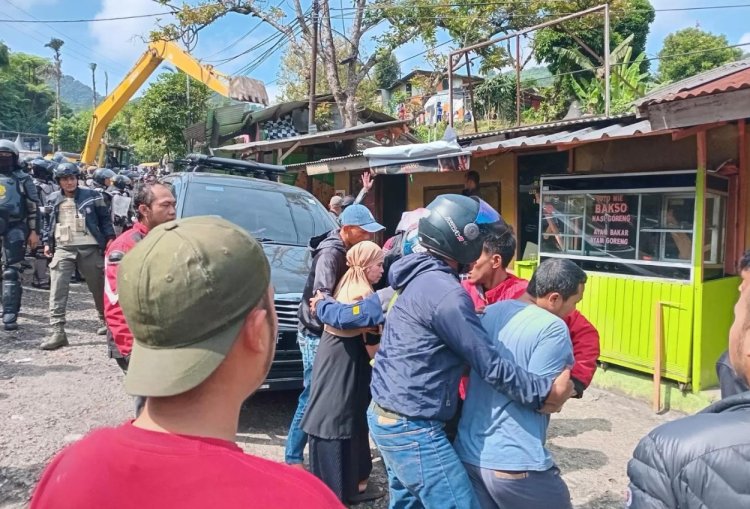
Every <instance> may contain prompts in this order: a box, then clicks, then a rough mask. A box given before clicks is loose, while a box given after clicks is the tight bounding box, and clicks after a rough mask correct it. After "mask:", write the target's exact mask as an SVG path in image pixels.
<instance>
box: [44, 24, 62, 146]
mask: <svg viewBox="0 0 750 509" xmlns="http://www.w3.org/2000/svg"><path fill="white" fill-rule="evenodd" d="M63 44H65V41H63V40H62V39H56V38H54V37H53V38H52V39H50V40H49V42H48V43H47V44H45V45H44V46H45V47H46V48H51V49H52V51H53V52H54V54H55V81H56V84H57V86H56V87H55V119H56V120H57V121H58V122H59V121H60V81H61V80H62V58H60V48H62V46H63ZM57 148H58V149H59V148H60V147H59V146H58V147H57Z"/></svg>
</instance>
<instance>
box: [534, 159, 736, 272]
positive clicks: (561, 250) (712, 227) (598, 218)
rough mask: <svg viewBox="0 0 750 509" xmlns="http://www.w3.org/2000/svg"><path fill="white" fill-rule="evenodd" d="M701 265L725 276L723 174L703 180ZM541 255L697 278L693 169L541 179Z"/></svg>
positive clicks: (606, 268)
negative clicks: (704, 190)
mask: <svg viewBox="0 0 750 509" xmlns="http://www.w3.org/2000/svg"><path fill="white" fill-rule="evenodd" d="M706 184H707V188H706V199H705V207H704V211H703V213H704V214H705V221H703V224H704V229H705V231H704V247H703V267H704V276H705V278H706V279H710V278H716V277H722V276H723V266H724V245H725V230H726V195H727V181H726V179H724V178H722V177H719V176H714V175H710V176H708V178H707V179H706ZM540 201H541V207H540V210H541V213H540V218H539V221H540V222H539V255H540V256H541V257H564V258H569V259H573V260H575V261H576V262H577V263H579V264H580V265H581V267H582V268H583V269H585V270H590V271H598V272H605V273H616V274H629V275H638V276H645V277H658V278H668V279H677V280H683V281H687V280H692V278H693V268H694V260H693V256H694V253H696V249H695V246H694V228H695V225H696V224H700V223H699V222H697V221H696V219H697V218H696V214H697V213H698V212H697V208H696V171H682V172H669V173H666V172H665V173H656V174H655V173H648V174H618V175H587V176H584V175H576V176H568V175H566V176H552V177H543V178H542V180H541V193H540Z"/></svg>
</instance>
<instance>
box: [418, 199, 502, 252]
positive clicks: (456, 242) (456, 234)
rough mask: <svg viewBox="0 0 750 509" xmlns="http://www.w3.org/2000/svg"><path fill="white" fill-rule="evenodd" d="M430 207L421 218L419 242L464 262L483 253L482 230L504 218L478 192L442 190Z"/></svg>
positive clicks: (426, 247) (429, 248)
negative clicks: (471, 193)
mask: <svg viewBox="0 0 750 509" xmlns="http://www.w3.org/2000/svg"><path fill="white" fill-rule="evenodd" d="M427 210H428V211H429V213H428V214H426V215H425V216H424V217H422V218H421V219H420V220H419V227H418V232H419V244H420V245H421V246H422V247H423V248H425V249H427V250H428V251H430V252H432V253H434V254H437V255H439V256H442V257H445V258H448V259H449V260H453V261H456V262H458V263H459V264H461V265H469V264H470V263H473V262H475V261H476V260H477V258H479V255H481V254H482V244H483V241H482V235H481V233H482V232H483V231H485V230H487V229H488V228H491V227H492V226H496V225H497V224H499V223H501V222H503V218H502V217H500V214H498V213H497V211H496V210H495V209H493V208H492V207H490V206H489V204H487V202H485V201H483V200H481V199H480V198H477V197H476V196H472V197H469V196H462V195H460V194H443V195H440V196H438V197H437V198H435V199H434V200H433V201H432V203H430V204H429V205H428V206H427Z"/></svg>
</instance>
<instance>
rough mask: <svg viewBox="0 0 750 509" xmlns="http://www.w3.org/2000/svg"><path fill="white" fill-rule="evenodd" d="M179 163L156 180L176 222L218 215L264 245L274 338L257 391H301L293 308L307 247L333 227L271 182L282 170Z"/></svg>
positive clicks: (295, 192) (315, 204) (299, 196)
mask: <svg viewBox="0 0 750 509" xmlns="http://www.w3.org/2000/svg"><path fill="white" fill-rule="evenodd" d="M183 163H186V167H185V171H183V172H181V173H173V174H170V175H167V176H166V177H164V178H162V179H161V180H162V182H163V183H165V184H167V185H168V186H169V187H170V188H171V189H172V192H173V194H174V195H175V197H176V199H177V217H190V216H201V215H217V216H221V217H223V218H225V219H227V220H229V221H232V222H233V223H235V224H237V225H239V226H242V227H243V228H245V229H246V230H247V231H248V232H250V233H251V234H252V235H253V236H254V237H255V238H256V239H258V240H259V241H260V242H261V243H262V244H263V249H264V250H265V252H266V256H267V257H268V261H269V263H270V265H271V279H272V282H273V285H274V289H275V298H274V302H275V305H276V313H277V315H278V317H279V335H278V337H277V338H276V357H275V358H274V361H273V364H272V366H271V371H270V372H269V373H268V377H267V378H266V381H265V383H264V384H263V385H261V387H260V388H261V390H284V389H297V388H301V387H302V358H301V354H300V351H299V348H298V347H297V323H298V320H297V309H298V307H299V303H300V299H301V298H302V290H303V288H304V286H305V280H306V279H307V275H308V272H309V271H310V262H311V259H310V250H309V249H308V244H309V241H310V239H311V238H312V237H315V236H318V235H321V234H323V233H325V232H327V231H330V230H332V229H333V228H335V227H336V224H335V223H334V221H333V219H332V218H331V216H330V215H329V214H328V212H327V211H326V209H325V208H324V207H323V206H322V205H321V204H320V202H319V201H318V200H317V199H315V197H314V196H312V195H311V194H310V193H308V192H307V191H305V190H303V189H300V188H298V187H293V186H288V185H285V184H280V183H278V182H275V181H274V180H275V179H276V177H277V176H278V175H279V174H280V173H283V172H284V167H283V166H274V165H267V164H260V163H255V162H252V161H239V160H235V159H224V158H218V157H208V156H204V155H191V156H188V158H187V159H186V160H185V161H183ZM237 284H242V282H241V281H238V282H237ZM207 319H210V317H207Z"/></svg>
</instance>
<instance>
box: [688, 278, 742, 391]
mask: <svg viewBox="0 0 750 509" xmlns="http://www.w3.org/2000/svg"><path fill="white" fill-rule="evenodd" d="M739 285H740V278H738V277H728V278H724V279H716V280H713V281H706V282H705V283H703V285H699V286H698V287H696V292H702V299H696V302H698V301H700V302H702V312H701V313H698V314H696V316H695V330H696V334H695V339H694V340H695V347H694V348H695V352H696V354H697V355H695V358H694V359H693V373H694V376H693V390H694V391H696V392H697V391H700V390H702V389H706V388H709V387H712V386H715V385H717V383H718V379H717V378H716V361H717V360H718V359H719V357H720V356H721V354H722V353H723V352H724V350H726V349H727V342H728V340H729V327H731V325H732V321H733V320H734V304H735V302H737V299H738V298H739V290H738V287H739Z"/></svg>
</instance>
